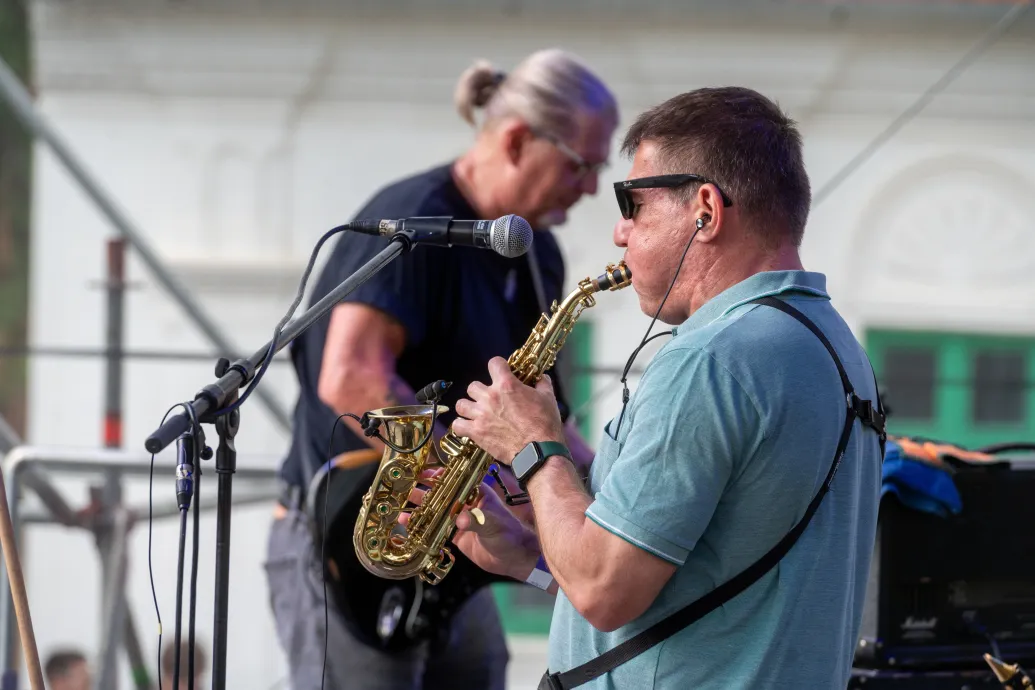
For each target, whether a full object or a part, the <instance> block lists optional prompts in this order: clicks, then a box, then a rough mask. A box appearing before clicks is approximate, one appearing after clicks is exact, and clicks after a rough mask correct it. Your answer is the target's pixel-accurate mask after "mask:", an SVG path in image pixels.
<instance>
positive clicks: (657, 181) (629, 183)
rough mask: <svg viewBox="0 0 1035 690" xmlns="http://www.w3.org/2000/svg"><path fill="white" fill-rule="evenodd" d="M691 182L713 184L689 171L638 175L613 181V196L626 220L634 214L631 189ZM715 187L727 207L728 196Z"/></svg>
mask: <svg viewBox="0 0 1035 690" xmlns="http://www.w3.org/2000/svg"><path fill="white" fill-rule="evenodd" d="M691 182H700V183H702V184H715V183H714V182H712V181H711V180H709V179H708V178H706V177H701V176H700V175H692V174H690V173H685V174H677V175H655V176H654V177H638V178H636V179H635V180H622V181H621V182H615V196H616V197H618V208H619V209H621V211H622V218H625V219H626V220H630V219H632V217H633V216H635V215H636V206H637V204H636V202H635V201H634V200H633V196H632V190H633V189H659V188H669V189H672V188H675V187H682V186H683V185H685V184H690V183H691ZM715 187H716V188H717V189H718V190H719V194H720V195H722V205H723V206H726V207H729V206H732V205H733V202H732V201H730V198H729V197H728V196H726V192H724V191H722V188H720V187H719V185H717V184H715Z"/></svg>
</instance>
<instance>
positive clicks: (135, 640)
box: [0, 446, 277, 690]
mask: <svg viewBox="0 0 1035 690" xmlns="http://www.w3.org/2000/svg"><path fill="white" fill-rule="evenodd" d="M274 460H276V458H273V457H269V458H263V459H262V464H263V465H264V466H265V467H268V468H272V467H273V466H274ZM2 469H3V474H4V478H5V480H6V485H7V500H8V504H9V506H10V512H11V522H12V524H13V527H14V532H15V534H16V535H20V534H21V531H22V529H24V528H27V527H29V526H30V525H39V524H48V525H55V524H57V525H63V526H65V527H70V528H77V529H83V530H84V531H87V532H89V533H91V534H92V536H93V538H94V542H95V544H96V545H97V550H98V552H99V555H100V560H101V570H102V576H101V612H102V616H101V618H102V621H103V625H102V637H101V641H102V645H103V649H102V653H101V657H100V664H99V669H98V671H99V672H98V673H97V675H96V677H95V684H94V687H95V688H97V689H98V690H101V689H103V690H112V689H113V688H115V687H116V684H117V680H116V679H117V676H118V674H117V669H118V658H119V657H118V652H119V649H120V647H124V649H125V651H126V655H127V657H128V660H129V664H130V667H131V669H132V672H133V682H134V686H135V687H136V689H137V690H153V689H154V688H155V687H157V686H156V685H155V684H154V683H153V682H152V680H151V674H150V673H149V672H148V669H147V665H146V663H145V661H144V655H143V652H142V648H141V645H140V641H139V636H138V634H137V625H136V620H135V618H134V616H133V612H132V610H131V609H130V608H129V606H128V604H127V601H126V595H125V592H126V586H125V585H126V576H127V574H126V567H127V553H126V544H127V538H128V536H129V533H130V531H131V530H132V527H133V523H132V520H131V519H130V516H132V515H146V514H147V510H148V506H147V505H144V506H140V507H137V506H127V505H126V504H125V503H124V502H123V500H122V480H123V479H124V478H127V477H147V476H149V474H150V472H151V456H150V455H146V454H144V453H127V452H125V451H121V450H111V449H96V450H94V449H75V448H47V447H41V446H17V447H15V448H14V449H12V450H11V451H10V452H8V453H7V455H6V457H5V458H4V461H3V468H2ZM84 474H85V475H91V476H96V477H98V478H100V479H101V480H102V483H101V484H99V485H97V486H92V487H91V489H92V493H93V494H94V495H93V497H92V500H91V502H90V503H89V504H88V506H87V507H89V508H90V510H89V511H82V510H76V509H74V508H73V507H72V504H71V503H70V502H69V501H68V500H66V499H65V497H64V496H63V495H62V494H61V492H60V491H59V490H58V489H57V488H56V487H55V486H54V485H53V483H52V482H51V480H50V477H51V476H53V475H84ZM235 474H236V477H237V478H238V479H243V480H245V481H246V482H251V484H250V485H246V486H247V487H248V490H246V491H244V492H237V493H235V494H234V496H233V504H234V505H235V506H241V505H249V504H256V503H270V502H272V501H273V500H274V499H275V498H276V496H277V485H276V470H274V469H256V468H250V467H238V469H237V471H236V473H235ZM26 491H31V492H32V493H34V494H35V495H36V497H37V498H39V500H40V502H41V503H42V504H43V506H44V508H45V510H43V511H35V512H25V511H23V509H22V505H21V504H22V501H23V499H24V497H23V494H24V493H25V492H26ZM215 507H216V506H215V503H214V502H211V501H208V502H206V503H204V504H202V506H201V507H200V509H201V510H203V511H204V510H213V509H215ZM152 515H153V518H154V519H155V520H161V519H164V518H170V517H176V516H178V515H179V507H178V506H177V505H176V502H175V501H167V502H162V503H157V502H156V503H155V504H154V508H153V511H152ZM17 635H18V628H17V625H16V620H15V616H14V611H13V605H12V601H11V592H10V582H9V580H8V576H7V571H6V570H2V569H0V671H2V673H3V675H2V680H0V688H2V689H3V690H16V689H17V687H18V664H17V663H16V662H17V660H16V659H15V657H14V653H13V652H14V649H15V643H16V641H17Z"/></svg>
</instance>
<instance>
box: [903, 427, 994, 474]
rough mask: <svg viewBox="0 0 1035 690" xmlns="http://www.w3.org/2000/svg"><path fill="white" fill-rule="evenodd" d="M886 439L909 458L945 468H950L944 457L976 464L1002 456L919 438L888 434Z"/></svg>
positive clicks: (992, 460)
mask: <svg viewBox="0 0 1035 690" xmlns="http://www.w3.org/2000/svg"><path fill="white" fill-rule="evenodd" d="M888 440H889V441H894V442H895V443H896V444H898V446H899V447H900V448H901V449H902V452H903V453H904V454H905V455H907V456H909V457H910V458H912V459H914V460H921V461H923V462H927V463H930V464H931V465H934V466H936V467H939V468H941V469H946V470H948V469H951V468H950V467H948V466H947V463H946V462H945V458H946V457H951V458H955V459H957V460H962V461H964V462H973V463H978V464H980V463H986V462H1002V458H997V457H996V456H994V455H989V454H988V453H980V452H978V451H974V450H967V449H965V448H960V447H959V446H955V445H952V444H951V443H936V442H934V441H924V440H920V439H911V438H907V437H905V436H891V435H889V436H888Z"/></svg>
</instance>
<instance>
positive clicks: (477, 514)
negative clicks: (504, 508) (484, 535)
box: [471, 508, 485, 525]
mask: <svg viewBox="0 0 1035 690" xmlns="http://www.w3.org/2000/svg"><path fill="white" fill-rule="evenodd" d="M471 517H473V518H474V520H475V522H477V523H478V524H479V525H484V524H485V513H483V512H482V510H481V508H471Z"/></svg>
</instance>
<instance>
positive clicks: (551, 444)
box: [537, 441, 574, 462]
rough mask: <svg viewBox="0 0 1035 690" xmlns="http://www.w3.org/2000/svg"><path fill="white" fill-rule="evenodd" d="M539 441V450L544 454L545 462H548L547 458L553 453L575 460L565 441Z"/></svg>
mask: <svg viewBox="0 0 1035 690" xmlns="http://www.w3.org/2000/svg"><path fill="white" fill-rule="evenodd" d="M537 443H538V445H539V452H540V453H542V456H543V462H546V459H547V458H548V457H550V456H551V455H563V456H564V457H566V458H568V460H571V461H572V462H574V460H572V458H571V451H570V450H568V446H566V445H564V444H563V443H558V442H557V441H538V442H537Z"/></svg>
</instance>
